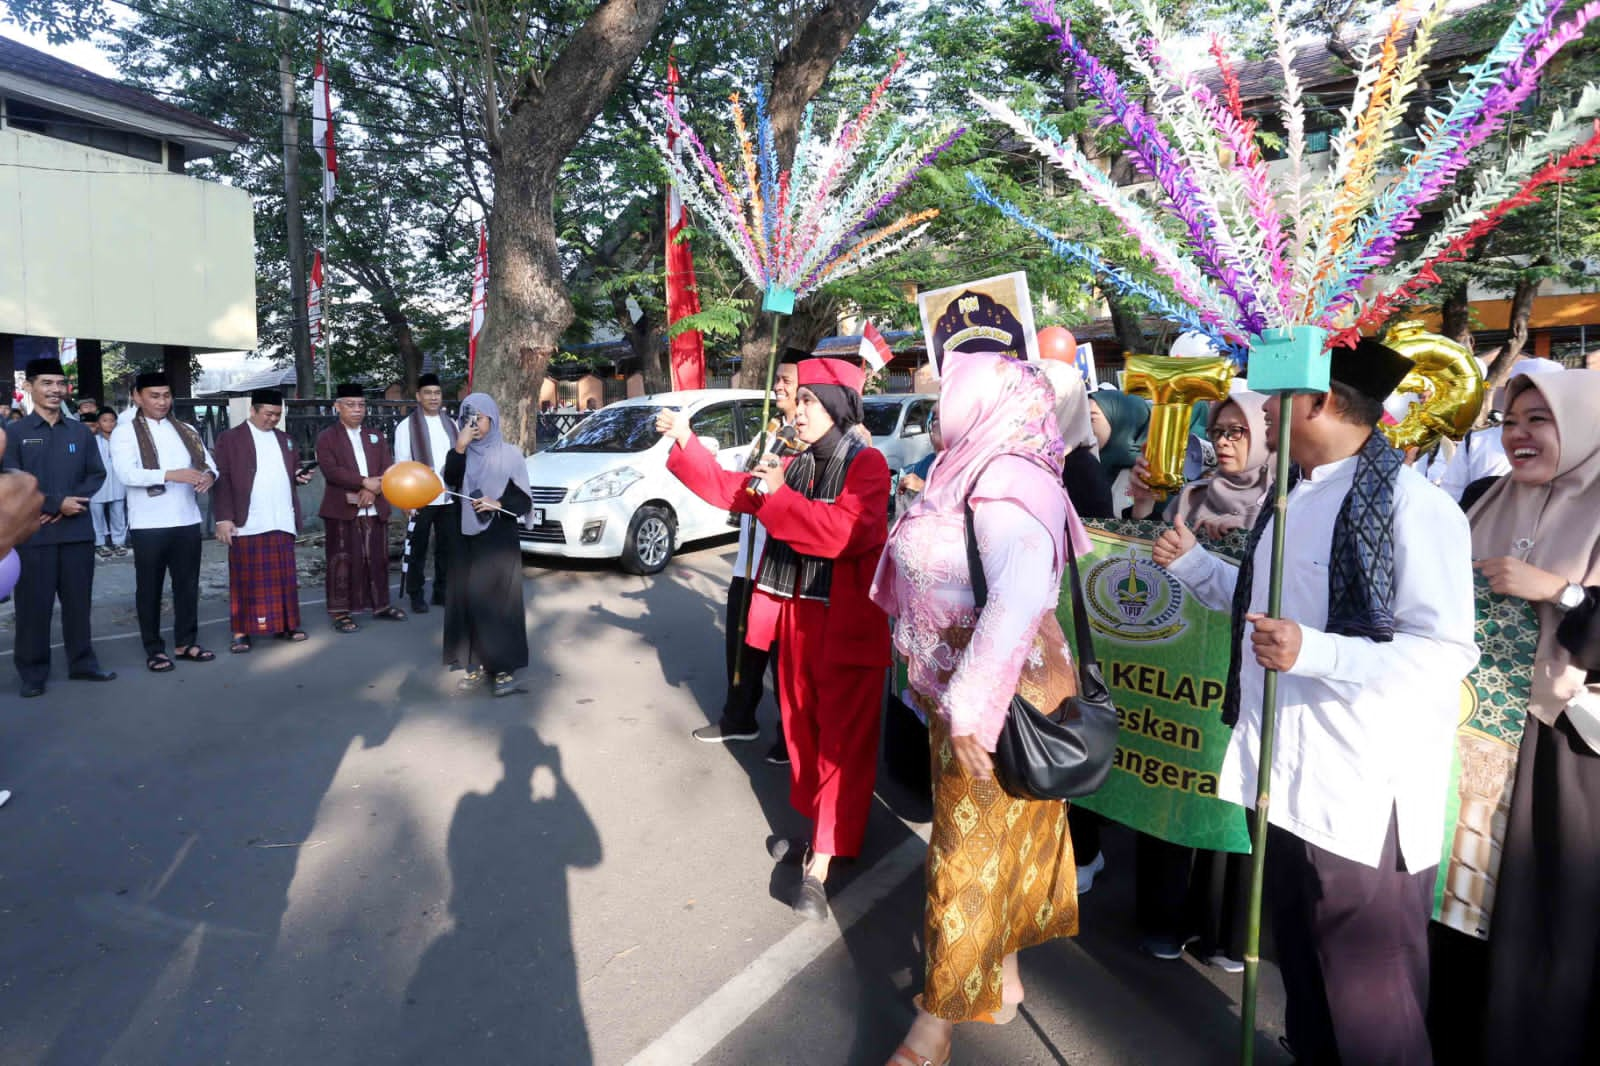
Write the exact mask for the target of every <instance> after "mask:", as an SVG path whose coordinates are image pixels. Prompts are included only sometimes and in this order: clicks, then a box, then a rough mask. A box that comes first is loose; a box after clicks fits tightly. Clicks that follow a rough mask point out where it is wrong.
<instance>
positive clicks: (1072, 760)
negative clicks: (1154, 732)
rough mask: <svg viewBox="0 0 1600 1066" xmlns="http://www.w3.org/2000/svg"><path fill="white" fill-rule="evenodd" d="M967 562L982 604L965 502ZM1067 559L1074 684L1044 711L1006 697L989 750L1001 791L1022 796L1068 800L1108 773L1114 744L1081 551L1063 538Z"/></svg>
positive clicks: (983, 588) (983, 589)
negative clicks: (1003, 720) (1001, 722)
mask: <svg viewBox="0 0 1600 1066" xmlns="http://www.w3.org/2000/svg"><path fill="white" fill-rule="evenodd" d="M966 511H967V515H966V519H967V566H968V568H969V570H970V571H971V574H972V594H973V599H974V601H975V603H976V605H977V609H978V610H979V611H982V610H983V608H984V605H985V604H986V603H987V602H988V600H989V587H988V581H987V580H986V579H985V577H984V573H983V560H982V558H981V557H980V556H979V554H978V538H977V536H976V534H975V533H974V532H973V528H972V505H971V503H968V504H967V508H966ZM1067 563H1068V565H1070V566H1071V568H1072V620H1073V628H1074V636H1075V637H1076V644H1077V647H1076V648H1075V649H1074V650H1073V655H1072V660H1073V665H1074V666H1076V667H1077V674H1078V691H1077V693H1076V694H1075V695H1073V696H1070V697H1068V698H1067V699H1065V700H1063V701H1062V702H1061V704H1060V705H1059V706H1057V707H1055V708H1053V709H1050V710H1049V711H1048V713H1047V712H1045V711H1041V710H1040V709H1039V708H1037V707H1035V706H1034V705H1033V704H1032V703H1031V702H1030V701H1029V700H1027V699H1026V698H1024V697H1023V696H1021V695H1020V694H1015V693H1014V694H1013V695H1012V697H1011V709H1010V712H1009V713H1008V714H1007V715H1006V724H1005V727H1004V728H1003V729H1001V731H1000V740H999V742H998V743H997V744H996V746H995V750H994V771H995V778H996V779H997V780H998V781H999V782H1000V787H1001V788H1003V789H1005V790H1006V792H1008V793H1010V794H1011V795H1013V796H1016V797H1019V798H1021V799H1032V800H1065V799H1072V798H1074V797H1076V796H1087V795H1089V794H1090V793H1091V792H1094V791H1095V790H1096V789H1098V788H1099V787H1100V785H1101V784H1102V783H1103V782H1104V781H1105V779H1106V774H1107V773H1109V772H1110V770H1111V759H1112V755H1113V754H1114V753H1115V752H1116V749H1117V729H1118V726H1117V708H1116V705H1115V704H1113V703H1112V701H1111V691H1110V689H1108V688H1106V683H1105V680H1104V679H1103V678H1102V677H1101V676H1100V662H1099V660H1098V659H1097V658H1096V657H1095V653H1094V636H1093V634H1092V633H1091V631H1090V628H1089V616H1088V613H1087V612H1086V611H1085V609H1084V602H1083V583H1082V581H1080V580H1079V578H1078V553H1077V549H1076V548H1075V547H1074V546H1073V543H1072V538H1071V537H1070V536H1069V537H1068V538H1067Z"/></svg>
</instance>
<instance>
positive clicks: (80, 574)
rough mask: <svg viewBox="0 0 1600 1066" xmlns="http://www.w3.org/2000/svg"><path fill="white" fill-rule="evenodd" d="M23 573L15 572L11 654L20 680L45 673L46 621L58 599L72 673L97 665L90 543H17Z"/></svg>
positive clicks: (35, 679)
mask: <svg viewBox="0 0 1600 1066" xmlns="http://www.w3.org/2000/svg"><path fill="white" fill-rule="evenodd" d="M17 557H18V558H19V559H20V560H21V562H22V573H21V575H20V576H19V577H18V578H17V588H16V593H15V598H16V607H17V630H16V633H17V639H16V648H15V652H14V654H13V658H14V659H15V661H16V664H17V676H18V677H20V678H22V683H23V684H25V685H41V684H43V683H44V682H45V681H46V680H47V679H48V678H49V677H50V623H51V620H52V618H53V616H54V614H55V607H56V600H57V599H59V600H60V601H61V637H62V639H63V640H65V641H66V645H67V669H68V670H69V671H71V672H73V673H78V672H79V671H90V672H92V671H95V670H98V669H100V661H99V660H98V659H96V658H95V654H94V645H92V644H91V643H90V642H89V606H90V603H91V602H92V601H93V598H94V544H93V543H91V542H90V541H87V540H85V541H79V542H77V543H74V544H38V545H35V544H22V545H19V546H18V547H17Z"/></svg>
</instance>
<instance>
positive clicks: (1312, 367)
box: [1246, 326, 1332, 393]
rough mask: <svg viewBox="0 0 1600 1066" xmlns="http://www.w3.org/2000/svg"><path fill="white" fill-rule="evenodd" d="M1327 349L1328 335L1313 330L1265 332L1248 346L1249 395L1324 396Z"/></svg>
mask: <svg viewBox="0 0 1600 1066" xmlns="http://www.w3.org/2000/svg"><path fill="white" fill-rule="evenodd" d="M1327 345H1328V331H1327V330H1325V329H1321V328H1319V327H1317V326H1294V327H1291V328H1289V329H1269V330H1266V331H1265V332H1263V333H1262V334H1261V337H1260V339H1258V340H1257V341H1256V342H1255V343H1253V344H1251V345H1250V364H1249V366H1248V367H1247V368H1246V369H1247V372H1248V375H1249V380H1250V391H1252V392H1263V393H1266V392H1327V391H1328V372H1329V367H1330V366H1331V365H1332V359H1331V358H1330V357H1329V355H1328V350H1327Z"/></svg>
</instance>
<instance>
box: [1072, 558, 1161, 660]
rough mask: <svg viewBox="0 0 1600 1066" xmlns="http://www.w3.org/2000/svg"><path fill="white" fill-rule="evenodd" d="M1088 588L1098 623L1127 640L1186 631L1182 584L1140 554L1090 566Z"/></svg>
mask: <svg viewBox="0 0 1600 1066" xmlns="http://www.w3.org/2000/svg"><path fill="white" fill-rule="evenodd" d="M1085 591H1086V592H1087V594H1088V599H1089V613H1090V614H1091V615H1092V618H1091V621H1093V622H1094V624H1095V627H1096V628H1098V629H1101V630H1103V631H1105V632H1107V633H1114V634H1116V635H1118V636H1120V637H1124V638H1126V639H1128V640H1138V641H1164V640H1170V639H1172V638H1173V637H1175V636H1177V635H1178V634H1179V633H1182V632H1183V629H1184V624H1185V623H1184V620H1183V599H1184V594H1183V586H1182V585H1180V584H1178V582H1177V581H1176V580H1174V579H1173V578H1172V577H1171V576H1170V575H1169V574H1168V573H1167V572H1166V571H1165V570H1163V569H1161V568H1160V567H1159V566H1156V565H1155V564H1154V563H1153V562H1151V561H1150V560H1149V559H1145V558H1141V557H1140V556H1139V555H1137V554H1133V553H1129V554H1128V555H1113V556H1112V557H1110V558H1109V559H1105V560H1102V561H1101V562H1100V563H1098V564H1096V565H1095V566H1093V567H1091V568H1090V570H1089V574H1088V582H1087V588H1086V589H1085Z"/></svg>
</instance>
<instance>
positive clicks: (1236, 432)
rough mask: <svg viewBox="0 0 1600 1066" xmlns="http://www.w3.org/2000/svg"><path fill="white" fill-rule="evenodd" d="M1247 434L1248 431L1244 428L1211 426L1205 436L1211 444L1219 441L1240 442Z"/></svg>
mask: <svg viewBox="0 0 1600 1066" xmlns="http://www.w3.org/2000/svg"><path fill="white" fill-rule="evenodd" d="M1249 433H1250V430H1249V429H1248V428H1247V427H1245V426H1212V427H1211V428H1210V429H1208V430H1206V436H1207V437H1208V438H1209V439H1210V440H1211V443H1213V444H1215V443H1216V442H1217V441H1219V440H1229V441H1233V440H1240V439H1242V438H1243V437H1245V436H1247V435H1248V434H1249Z"/></svg>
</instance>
